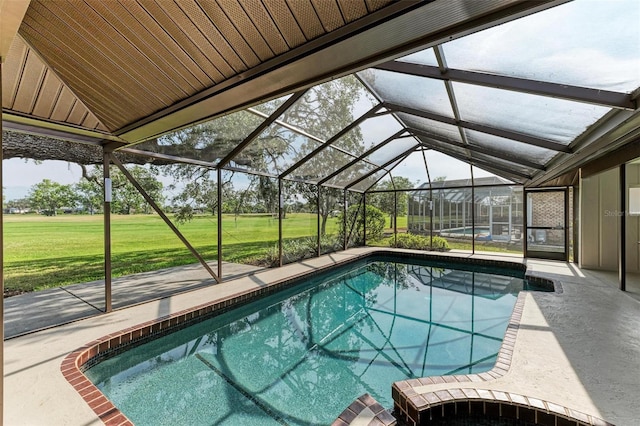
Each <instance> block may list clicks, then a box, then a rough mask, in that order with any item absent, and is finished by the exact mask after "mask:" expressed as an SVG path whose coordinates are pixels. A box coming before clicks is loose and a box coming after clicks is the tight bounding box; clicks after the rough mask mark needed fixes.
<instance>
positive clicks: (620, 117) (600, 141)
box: [528, 110, 640, 187]
mask: <svg viewBox="0 0 640 426" xmlns="http://www.w3.org/2000/svg"><path fill="white" fill-rule="evenodd" d="M638 137H640V110H637V111H635V112H630V111H611V112H610V113H609V114H606V115H605V116H604V117H603V118H602V119H600V120H599V121H598V122H597V123H596V124H594V125H593V126H591V127H590V128H589V129H588V130H587V131H586V132H585V133H583V134H582V135H580V136H579V137H578V138H577V139H576V140H575V141H574V142H573V143H572V145H573V149H574V151H575V153H574V154H572V155H571V156H558V157H557V158H556V159H554V161H552V162H551V163H549V164H548V165H547V170H546V171H545V172H544V173H542V174H540V175H538V176H536V178H535V179H533V180H532V181H531V183H530V184H529V185H528V186H534V187H535V186H540V185H542V184H544V183H545V182H547V181H549V180H552V179H555V178H557V177H559V176H562V175H564V174H565V173H567V172H570V171H571V170H573V169H575V168H578V167H581V166H582V165H584V164H586V163H588V162H591V161H593V160H596V159H597V158H600V157H602V156H604V155H605V154H607V153H609V152H611V151H613V150H614V149H616V148H619V147H620V146H622V145H624V144H625V143H629V142H631V141H633V140H635V139H636V138H638Z"/></svg>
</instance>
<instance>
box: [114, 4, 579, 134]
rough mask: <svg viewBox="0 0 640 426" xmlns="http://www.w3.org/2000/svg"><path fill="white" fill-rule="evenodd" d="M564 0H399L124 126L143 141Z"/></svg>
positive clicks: (123, 129) (124, 129)
mask: <svg viewBox="0 0 640 426" xmlns="http://www.w3.org/2000/svg"><path fill="white" fill-rule="evenodd" d="M566 1H567V0H540V1H535V2H532V1H528V0H483V1H478V2H469V1H468V0H448V1H446V2H442V1H433V2H413V1H401V2H396V3H393V4H392V5H390V6H388V7H385V8H382V9H380V10H378V11H376V12H373V13H371V14H369V15H368V16H367V17H364V18H362V19H359V20H357V21H354V22H353V23H351V24H348V25H346V26H345V27H342V28H340V29H338V30H335V31H332V32H331V33H329V34H327V35H326V36H322V37H319V38H317V39H315V40H313V41H311V42H308V43H305V44H304V45H302V46H301V47H299V48H296V49H293V50H292V51H290V52H287V53H285V54H283V55H280V56H278V57H276V58H274V59H272V60H269V61H267V62H265V63H263V64H261V65H259V66H257V67H254V68H252V69H250V70H248V71H246V72H244V73H240V74H238V75H236V76H234V77H232V78H230V79H228V80H226V81H225V82H223V83H220V84H217V85H215V86H213V87H211V88H209V89H206V90H204V91H202V92H199V93H197V94H196V95H194V96H191V97H189V98H187V99H184V100H182V101H180V102H177V103H176V104H174V105H172V106H170V107H168V108H165V109H163V110H161V111H158V112H157V113H155V114H152V115H150V116H148V117H145V118H144V119H142V120H139V121H137V122H135V123H131V124H130V125H128V126H126V127H124V128H122V129H120V130H119V131H118V132H117V134H118V135H119V136H121V137H122V139H124V140H127V141H129V142H139V141H143V140H148V139H151V138H153V137H157V136H160V135H162V134H165V133H168V132H170V131H173V130H176V129H179V128H183V127H185V126H188V125H193V124H197V123H199V122H202V121H204V120H206V119H210V118H212V117H216V116H219V115H222V114H226V113H230V112H233V111H237V110H240V109H244V108H247V107H249V106H251V105H254V104H256V103H258V102H261V101H264V100H267V99H273V98H276V97H279V96H282V95H285V94H287V93H291V92H294V91H297V90H301V89H303V88H305V87H310V86H312V85H315V84H319V83H321V82H323V81H327V80H329V79H332V78H337V77H340V76H344V75H348V74H351V73H353V72H355V71H359V70H362V69H364V68H367V67H370V66H372V65H375V64H378V63H382V62H386V61H389V60H391V59H394V58H397V57H399V56H403V55H405V54H407V53H411V52H415V51H418V50H420V49H423V48H425V47H430V46H434V45H436V44H440V43H443V42H445V41H448V40H451V39H454V38H458V37H462V36H465V35H467V34H470V33H473V32H476V31H479V30H482V29H485V28H489V27H492V26H495V25H498V24H500V23H503V22H507V21H511V20H513V19H517V18H519V17H522V16H526V15H529V14H531V13H535V12H539V11H541V10H544V9H547V8H549V7H553V6H556V5H558V4H561V3H565V2H566Z"/></svg>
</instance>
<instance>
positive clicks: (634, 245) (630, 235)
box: [626, 164, 640, 272]
mask: <svg viewBox="0 0 640 426" xmlns="http://www.w3.org/2000/svg"><path fill="white" fill-rule="evenodd" d="M630 186H640V164H627V194H628V193H629V190H628V187H630ZM627 197H628V195H627ZM628 202H629V200H627V203H628ZM627 206H628V204H627ZM628 210H629V209H628V207H627V211H628ZM626 220H627V239H626V252H627V272H640V244H638V242H640V216H629V215H627V216H626Z"/></svg>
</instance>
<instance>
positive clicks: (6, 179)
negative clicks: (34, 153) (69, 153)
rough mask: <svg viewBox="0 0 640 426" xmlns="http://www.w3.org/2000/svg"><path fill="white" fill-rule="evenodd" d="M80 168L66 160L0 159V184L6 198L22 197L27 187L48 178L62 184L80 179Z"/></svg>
mask: <svg viewBox="0 0 640 426" xmlns="http://www.w3.org/2000/svg"><path fill="white" fill-rule="evenodd" d="M81 177H82V170H81V169H80V167H79V166H78V165H77V164H74V163H68V162H66V161H42V162H41V163H39V164H37V163H36V162H35V161H33V160H25V159H22V158H12V159H9V160H3V161H2V186H3V187H4V189H5V197H6V200H14V199H18V198H24V197H26V196H27V194H28V193H29V188H30V187H32V186H33V185H35V184H37V183H40V182H42V181H43V180H44V179H49V180H52V181H55V182H58V183H62V184H65V185H67V184H74V183H78V182H79V181H80V178H81Z"/></svg>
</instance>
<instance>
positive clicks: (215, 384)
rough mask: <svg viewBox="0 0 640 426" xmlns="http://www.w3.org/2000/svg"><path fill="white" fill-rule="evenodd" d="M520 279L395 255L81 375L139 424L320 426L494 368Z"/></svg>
mask: <svg viewBox="0 0 640 426" xmlns="http://www.w3.org/2000/svg"><path fill="white" fill-rule="evenodd" d="M526 288H527V284H526V282H525V280H523V272H522V271H515V270H504V271H496V270H492V269H487V268H479V267H473V266H470V265H452V264H445V263H434V262H429V261H424V260H418V259H411V260H410V261H409V260H407V259H403V258H399V257H385V258H369V259H367V260H363V261H358V262H355V263H352V264H349V265H347V266H344V267H340V268H337V269H335V270H333V271H331V272H327V273H323V274H321V275H318V276H315V277H314V278H312V279H307V280H305V281H304V282H303V283H301V284H299V285H296V286H294V287H293V288H291V289H288V290H285V291H282V292H279V293H277V294H274V295H272V296H269V297H266V298H264V299H263V300H260V301H258V302H252V303H250V304H247V305H245V306H242V307H240V308H237V309H234V310H232V311H229V312H227V313H224V314H222V315H219V316H216V317H214V318H211V319H208V320H206V321H203V322H200V323H197V324H195V325H192V326H190V327H188V328H185V329H183V330H180V331H178V332H175V333H172V334H169V335H166V336H164V337H161V338H158V339H156V340H153V341H150V342H148V343H145V344H144V345H141V346H138V347H134V348H132V349H130V350H127V351H125V352H122V353H121V354H119V355H117V356H114V357H112V358H109V359H107V360H104V361H102V362H100V363H98V364H97V365H95V366H93V367H92V368H90V369H89V370H87V371H86V374H87V376H88V377H89V379H90V380H91V381H92V382H93V383H95V384H96V385H97V387H98V388H99V389H100V390H101V391H102V392H103V393H104V394H105V395H106V396H107V397H108V398H109V399H110V400H111V401H112V402H113V403H114V404H115V405H116V406H117V407H118V408H119V409H120V410H121V411H122V412H123V413H124V414H125V415H127V417H129V418H130V419H131V420H132V421H133V422H134V423H135V424H137V425H145V424H153V425H160V424H190V425H196V424H230V425H234V424H238V425H240V424H241V425H252V424H255V425H267V424H300V425H303V424H304V425H314V424H318V425H319V424H328V423H330V422H332V421H333V420H334V419H335V418H336V417H337V416H338V414H340V412H341V411H342V410H343V409H344V408H345V407H346V406H347V405H349V404H350V403H351V401H353V400H354V399H355V398H357V397H358V396H360V395H362V394H363V393H365V392H368V393H369V394H371V395H372V396H373V397H374V398H375V399H377V400H378V401H379V402H380V403H382V404H383V405H384V406H385V407H388V408H390V407H392V406H393V402H392V400H391V395H390V393H391V391H390V389H391V383H392V382H394V381H397V380H403V379H407V378H411V377H423V376H429V375H445V374H466V373H479V372H482V371H487V370H489V369H491V368H492V367H493V365H494V363H495V360H496V357H497V353H498V351H499V348H500V345H501V342H502V338H503V336H504V333H505V329H506V326H507V322H508V320H509V317H510V315H511V312H512V309H513V305H514V303H515V300H516V296H517V293H518V292H519V291H520V290H522V289H526Z"/></svg>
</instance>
